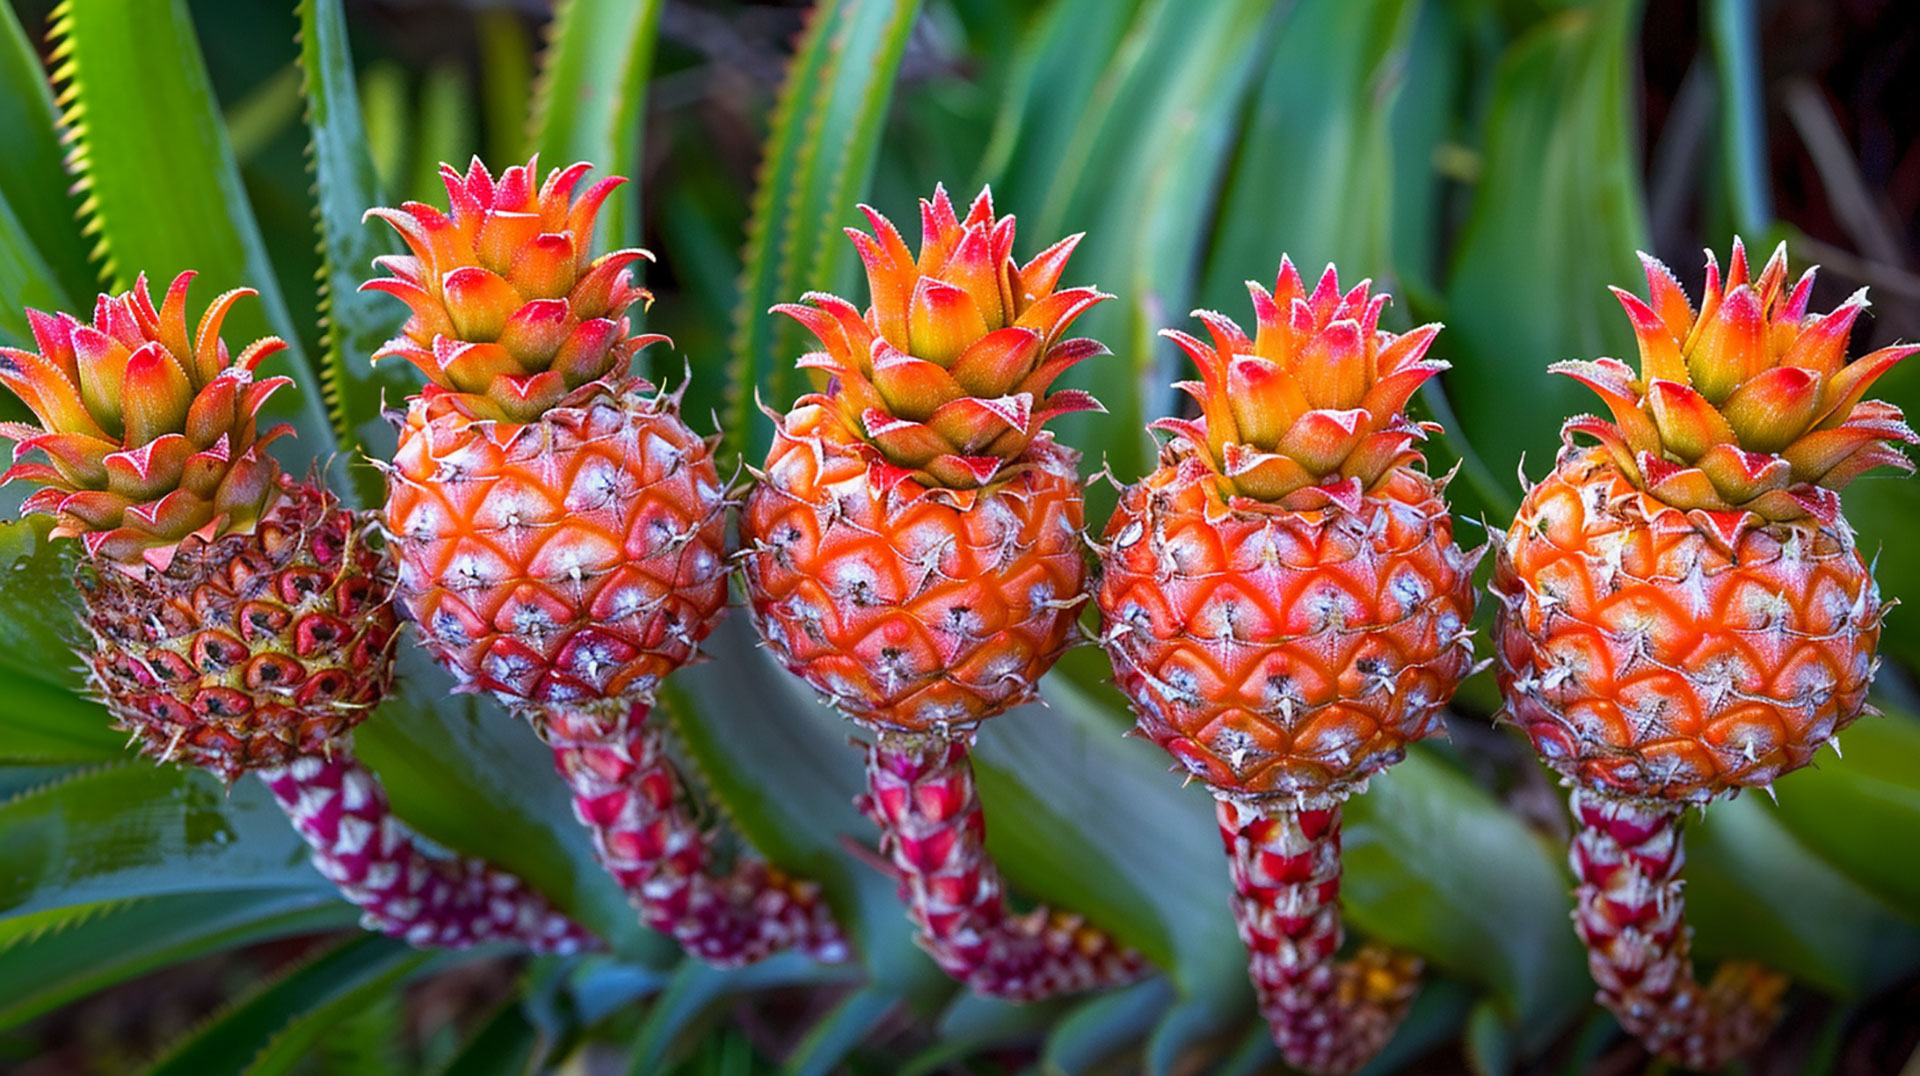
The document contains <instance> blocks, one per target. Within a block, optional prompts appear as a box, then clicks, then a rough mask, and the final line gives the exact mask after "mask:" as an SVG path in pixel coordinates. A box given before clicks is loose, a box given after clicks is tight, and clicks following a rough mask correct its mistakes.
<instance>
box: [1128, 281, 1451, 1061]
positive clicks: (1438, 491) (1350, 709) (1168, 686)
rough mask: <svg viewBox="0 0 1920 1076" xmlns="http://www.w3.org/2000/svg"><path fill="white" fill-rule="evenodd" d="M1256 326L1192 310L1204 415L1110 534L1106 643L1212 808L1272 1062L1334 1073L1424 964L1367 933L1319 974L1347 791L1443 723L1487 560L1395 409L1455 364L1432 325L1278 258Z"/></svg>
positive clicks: (1151, 726) (1151, 727)
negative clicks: (1479, 568) (1368, 940)
mask: <svg viewBox="0 0 1920 1076" xmlns="http://www.w3.org/2000/svg"><path fill="white" fill-rule="evenodd" d="M1248 290H1249V291H1250V292H1251V293H1252V295H1253V306H1254V315H1255V318H1256V319H1257V322H1258V328H1257V331H1256V332H1255V334H1254V335H1253V336H1252V337H1248V336H1247V334H1246V333H1245V332H1244V331H1243V330H1242V329H1241V328H1240V326H1239V325H1237V324H1235V323H1234V322H1233V321H1232V320H1231V319H1229V318H1227V317H1225V316H1224V315H1221V314H1216V313H1213V312H1211V311H1204V310H1202V311H1196V312H1195V316H1196V317H1198V318H1200V319H1201V320H1202V321H1203V322H1205V323H1206V326H1207V329H1208V332H1209V334H1210V336H1211V337H1212V343H1211V344H1210V345H1209V344H1207V343H1203V342H1201V341H1200V340H1197V339H1195V338H1194V337H1192V336H1189V335H1187V334H1186V333H1182V332H1178V331H1175V330H1167V331H1165V332H1163V333H1162V335H1164V336H1166V337H1168V338H1169V339H1171V340H1173V341H1174V342H1175V343H1177V344H1178V345H1179V346H1180V347H1181V349H1182V350H1184V351H1185V352H1186V353H1187V354H1188V355H1189V356H1191V357H1192V358H1193V361H1194V362H1195V364H1196V365H1197V366H1198V367H1199V370H1200V380H1199V381H1197V382H1191V381H1190V382H1183V383H1181V384H1180V386H1179V387H1180V388H1181V389H1183V390H1185V391H1186V392H1187V393H1188V394H1190V395H1191V396H1192V397H1193V398H1194V399H1195V400H1197V401H1198V402H1199V404H1200V411H1201V415H1200V417H1199V418H1197V419H1193V420H1188V419H1163V420H1161V421H1159V422H1156V423H1155V424H1154V425H1155V427H1156V428H1158V429H1162V430H1166V431H1168V432H1170V433H1171V434H1172V435H1173V436H1172V438H1171V439H1170V440H1169V441H1168V442H1167V443H1166V444H1165V445H1164V446H1163V447H1162V449H1161V454H1160V465H1159V467H1158V469H1157V470H1155V471H1154V472H1153V473H1152V474H1150V475H1148V476H1147V477H1146V478H1145V479H1143V480H1142V481H1140V482H1139V483H1138V484H1136V485H1133V486H1130V487H1128V488H1127V489H1126V490H1125V491H1124V492H1123V493H1122V494H1121V498H1120V504H1119V507H1118V508H1117V510H1116V511H1115V512H1114V515H1113V518H1112V519H1111V520H1110V521H1109V522H1108V523H1107V529H1106V533H1105V537H1104V543H1105V544H1104V547H1103V549H1102V574H1101V579H1100V586H1099V590H1098V602H1099V606H1100V613H1101V621H1102V630H1101V642H1102V644H1103V645H1104V646H1105V647H1106V650H1107V653H1108V655H1109V656H1110V657H1111V658H1112V660H1113V668H1114V673H1115V676H1116V680H1117V683H1118V684H1119V687H1120V689H1121V690H1122V691H1123V692H1124V693H1125V694H1126V695H1127V697H1128V698H1129V699H1130V700H1131V701H1132V703H1133V706H1134V711H1135V713H1136V714H1137V715H1138V718H1139V728H1140V731H1141V732H1142V733H1144V734H1145V735H1146V736H1147V737H1148V738H1150V739H1152V740H1153V741H1154V742H1155V743H1157V744H1159V745H1160V746H1161V747H1162V748H1164V749H1165V750H1166V751H1167V753H1168V754H1170V755H1172V756H1173V758H1174V759H1175V760H1176V762H1177V763H1178V764H1179V766H1180V767H1181V768H1184V769H1185V770H1186V772H1187V773H1189V774H1190V775H1192V776H1193V777H1197V778H1199V779H1200V780H1202V781H1204V782H1206V784H1207V785H1208V787H1209V788H1211V789H1212V791H1213V794H1214V796H1215V797H1216V798H1217V800H1218V801H1219V822H1220V832H1221V836H1222V838H1223V840H1224V841H1225V843H1226V848H1227V853H1228V857H1229V859H1230V860H1231V867H1232V871H1233V878H1234V883H1235V889H1236V892H1237V896H1236V898H1235V902H1234V910H1235V914H1236V917H1237V919H1238V921H1239V926H1240V935H1241V938H1242V939H1243V940H1244V941H1245V942H1246V943H1247V945H1248V947H1249V949H1250V950H1251V953H1252V958H1251V964H1250V971H1251V974H1252V977H1253V980H1254V985H1255V989H1256V992H1257V993H1258V995H1259V998H1260V1004H1261V1009H1262V1012H1263V1013H1264V1014H1265V1015H1266V1017H1267V1019H1268V1021H1269V1022H1270V1024H1271V1025H1272V1029H1273V1033H1274V1038H1275V1041H1276V1042H1277V1043H1278V1044H1279V1045H1280V1046H1281V1048H1282V1050H1283V1051H1284V1053H1285V1055H1286V1058H1287V1061H1288V1063H1289V1064H1292V1065H1294V1066H1295V1067H1298V1068H1302V1069H1305V1070H1307V1071H1310V1072H1320V1073H1332V1072H1350V1071H1353V1070H1354V1069H1357V1068H1359V1067H1360V1066H1361V1065H1363V1064H1365V1063H1366V1062H1367V1061H1368V1060H1369V1059H1370V1058H1372V1057H1373V1055H1374V1054H1375V1053H1377V1052H1378V1051H1379V1049H1380V1048H1381V1047H1382V1046H1383V1045H1385V1043H1386V1041H1387V1039H1388V1038H1389V1037H1391V1035H1392V1034H1393V1030H1394V1028H1395V1027H1396V1026H1397V1025H1398V1023H1399V1021H1400V1019H1401V1017H1402V1016H1404V1015H1405V1012H1406V1008H1407V1005H1408V1004H1410V1003H1411V1001H1412V998H1413V995H1414V992H1415V991H1416V989H1417V988H1418V980H1419V974H1420V965H1419V962H1418V961H1417V960H1414V959H1412V958H1411V957H1406V956H1401V955H1397V954H1392V953H1388V952H1387V951H1385V950H1382V949H1378V948H1375V947H1368V948H1366V949H1363V950H1362V952H1361V954H1360V956H1359V958H1357V959H1356V960H1353V961H1349V962H1346V963H1339V964H1336V963H1335V962H1334V960H1333V957H1334V954H1335V951H1336V950H1337V949H1338V948H1339V946H1340V942H1341V936H1342V932H1341V926H1340V912H1339V904H1338V893H1339V883H1340V843H1339V842H1340V804H1341V801H1343V800H1344V799H1345V798H1346V797H1347V796H1348V795H1350V794H1352V793H1354V792H1358V791H1361V790H1362V789H1364V787H1365V785H1366V782H1367V780H1368V778H1370V777H1371V776H1372V775H1373V774H1375V773H1378V772H1380V771H1381V770H1382V769H1385V768H1386V767H1387V766H1389V765H1391V764H1393V763H1394V762H1397V761H1399V760H1400V759H1402V758H1404V757H1405V754H1406V748H1407V744H1409V743H1411V742H1413V741H1415V740H1419V739H1422V738H1424V737H1426V736H1430V735H1433V734H1434V733H1437V732H1439V731H1441V720H1440V709H1441V707H1442V706H1443V705H1445V703H1446V702H1447V701H1448V699H1450V698H1451V697H1452V695H1453V692H1454V689H1455V688H1456V687H1457V686H1458V685H1459V683H1460V681H1461V679H1463V678H1464V677H1465V676H1466V674H1467V673H1468V671H1469V670H1470V669H1471V667H1472V664H1473V658H1472V648H1471V644H1470V642H1469V629H1468V622H1469V620H1470V619H1471V617H1472V614H1473V607H1474V593H1473V587H1472V578H1471V577H1472V574H1473V566H1474V563H1475V562H1476V561H1477V559H1478V554H1477V553H1476V554H1472V555H1469V554H1466V553H1463V552H1462V551H1461V549H1460V547H1459V546H1458V545H1457V544H1456V543H1455V541H1454V537H1453V524H1452V521H1451V519H1450V518H1449V516H1448V514H1447V505H1446V501H1445V499H1444V497H1443V492H1444V485H1445V482H1444V480H1441V479H1435V478H1432V477H1430V476H1428V475H1427V474H1426V472H1425V471H1424V470H1423V469H1422V467H1423V460H1422V457H1421V455H1420V452H1419V448H1418V446H1419V443H1420V441H1421V440H1423V439H1424V438H1425V437H1426V436H1427V434H1428V433H1429V432H1431V431H1433V430H1435V429H1437V427H1434V426H1432V425H1430V424H1425V423H1418V422H1415V421H1412V420H1411V419H1409V418H1408V417H1407V415H1406V413H1405V407H1406V403H1407V400H1408V399H1409V397H1411V396H1412V394H1413V393H1414V391H1415V390H1416V389H1418V388H1419V387H1420V385H1421V384H1422V383H1424V382H1425V381H1426V380H1427V379H1428V378H1430V377H1432V376H1434V375H1435V374H1437V373H1439V372H1440V371H1441V370H1444V369H1445V368H1446V364H1445V363H1442V362H1438V361H1435V360H1432V359H1428V358H1427V357H1426V352H1427V349H1428V347H1429V346H1430V345H1431V344H1432V342H1433V338H1434V335H1435V334H1436V333H1437V332H1438V331H1439V326H1437V325H1428V326H1423V327H1421V328H1418V329H1415V330H1413V331H1412V332H1409V333H1406V334H1403V335H1395V334H1393V333H1390V332H1385V331H1382V330H1381V329H1380V328H1379V325H1378V323H1379V319H1380V314H1381V311H1382V310H1383V308H1384V307H1385V305H1386V302H1387V296H1386V295H1384V294H1380V295H1370V294H1369V283H1368V282H1365V281H1363V282H1361V283H1360V284H1358V285H1356V286H1354V287H1353V288H1352V289H1351V290H1347V291H1342V290H1341V288H1340V284H1339V279H1338V277H1337V275H1336V273H1335V271H1334V268H1333V267H1332V266H1328V267H1327V271H1326V273H1325V274H1324V275H1322V276H1321V278H1320V280H1319V282H1318V284H1316V285H1315V287H1314V288H1313V290H1312V291H1311V293H1309V292H1308V291H1307V289H1306V288H1305V286H1304V284H1303V283H1302V281H1301V278H1300V275H1299V273H1298V272H1297V271H1296V270H1295V269H1294V266H1293V263H1292V262H1291V261H1290V260H1283V261H1282V262H1281V263H1280V272H1279V279H1278V282H1277V283H1276V284H1275V286H1274V288H1273V290H1272V291H1268V290H1267V289H1266V288H1264V287H1262V286H1260V285H1259V284H1257V283H1253V282H1249V284H1248Z"/></svg>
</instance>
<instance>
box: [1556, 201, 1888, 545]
mask: <svg viewBox="0 0 1920 1076" xmlns="http://www.w3.org/2000/svg"><path fill="white" fill-rule="evenodd" d="M1642 260H1643V261H1644V263H1645V265H1646V271H1647V284H1648V289H1649V299H1648V300H1642V299H1640V298H1639V297H1637V296H1635V295H1633V294H1632V293H1630V292H1626V291H1623V290H1621V289H1619V288H1615V289H1613V291H1614V294H1615V295H1616V296H1618V297H1619V299H1620V303H1621V305H1622V306H1624V307H1626V310H1627V315H1628V317H1630V318H1631V319H1632V320H1633V331H1634V336H1635V338H1636V339H1637V340H1638V342H1639V347H1640V371H1639V376H1638V377H1636V376H1635V375H1634V371H1633V370H1632V369H1631V368H1630V367H1628V366H1627V365H1626V364H1625V363H1623V362H1620V361H1618V360H1617V359H1598V360H1595V361H1592V362H1562V363H1556V364H1555V365H1554V367H1553V369H1555V370H1556V371H1558V372H1560V373H1564V374H1567V375H1568V376H1570V377H1573V378H1575V379H1577V380H1579V381H1580V382H1581V383H1583V384H1585V385H1587V386H1588V387H1590V388H1592V389H1593V390H1594V391H1595V392H1597V393H1599V394H1600V397H1601V399H1603V400H1604V401H1605V402H1606V405H1607V408H1608V411H1609V412H1610V413H1611V414H1612V416H1613V421H1612V422H1606V421H1604V420H1602V419H1598V418H1594V417H1592V416H1581V417H1578V418H1575V419H1572V420H1571V421H1569V422H1568V423H1567V425H1566V430H1565V434H1564V435H1565V436H1568V437H1571V436H1572V435H1574V434H1585V435H1588V436H1591V437H1593V438H1595V439H1597V440H1598V441H1599V442H1600V444H1601V445H1603V446H1604V447H1605V448H1606V449H1607V451H1608V453H1610V454H1611V455H1612V457H1613V459H1614V462H1615V464H1616V465H1617V466H1618V467H1619V468H1620V470H1621V472H1622V473H1623V474H1625V475H1626V476H1627V477H1628V478H1629V480H1631V481H1632V482H1633V484H1634V485H1635V486H1637V487H1639V488H1641V489H1644V490H1646V491H1648V492H1649V493H1651V494H1653V496H1655V497H1657V498H1659V499H1660V501H1662V502H1663V503H1665V504H1669V505H1672V506H1673V507H1675V508H1679V509H1681V510H1683V511H1697V512H1699V513H1701V514H1702V517H1701V518H1702V519H1703V520H1708V521H1711V522H1712V525H1713V526H1714V527H1715V528H1716V529H1718V530H1719V531H1720V532H1721V533H1722V536H1723V538H1722V540H1723V541H1727V542H1730V541H1731V540H1732V536H1733V535H1734V534H1735V532H1737V530H1738V529H1739V528H1740V527H1743V526H1746V525H1748V524H1750V523H1752V522H1754V521H1758V520H1781V519H1796V518H1799V517H1801V516H1807V515H1812V516H1814V517H1816V518H1818V519H1819V520H1821V521H1822V522H1825V523H1831V522H1833V521H1834V520H1835V519H1836V518H1838V516H1839V512H1840V498H1839V497H1838V495H1837V493H1836V491H1837V490H1840V489H1842V488H1844V487H1845V486H1846V485H1847V484H1848V483H1849V482H1852V481H1853V480H1854V479H1855V478H1857V477H1859V475H1860V474H1861V473H1863V472H1865V471H1868V470H1871V469H1872V468H1874V467H1881V466H1890V467H1898V468H1901V469H1903V470H1909V471H1910V470H1912V469H1913V465H1912V464H1911V463H1910V462H1908V460H1907V458H1906V457H1905V456H1904V455H1902V454H1901V452H1900V451H1899V450H1898V449H1896V448H1894V447H1893V442H1906V443H1909V444H1911V443H1913V442H1914V441H1915V436H1914V433H1913V431H1912V430H1911V429H1909V428H1908V427H1907V425H1906V423H1905V421H1904V420H1903V418H1902V416H1901V414H1900V409H1899V408H1897V407H1895V406H1893V405H1892V404H1889V403H1884V402H1882V401H1879V400H1865V399H1863V397H1864V396H1865V394H1866V392H1867V390H1868V389H1869V388H1870V387H1871V386H1872V385H1873V382H1874V381H1875V380H1876V379H1878V378H1879V377H1880V375H1882V374H1884V373H1886V372H1887V371H1888V370H1889V369H1891V368H1892V367H1893V365H1894V364H1895V363H1897V362H1899V361H1900V360H1901V359H1903V358H1905V357H1907V356H1908V355H1911V354H1912V353H1913V352H1914V351H1916V350H1920V348H1915V347H1913V346H1904V345H1903V346H1899V347H1888V348H1882V349H1880V350H1879V351H1876V352H1874V353H1872V354H1870V355H1866V356H1863V357H1861V358H1860V359H1858V360H1855V361H1854V362H1852V363H1848V362H1847V336H1848V334H1849V332H1850V331H1851V330H1852V328H1853V322H1854V319H1855V318H1857V317H1859V315H1860V311H1862V310H1864V309H1866V306H1867V300H1866V295H1865V293H1864V292H1862V293H1857V294H1855V295H1854V296H1853V297H1852V298H1851V299H1848V300H1847V301H1846V302H1845V303H1843V304H1841V306H1840V307H1839V309H1837V310H1834V311H1832V312H1831V313H1827V314H1808V313H1807V298H1808V296H1809V294H1811V292H1812V290H1813V275H1814V271H1813V270H1811V269H1809V270H1807V272H1806V273H1805V274H1804V275H1803V276H1801V277H1800V279H1799V281H1798V282H1796V283H1794V284H1792V285H1791V286H1789V284H1788V282H1787V251H1786V244H1784V243H1782V244H1781V245H1780V247H1779V248H1778V249H1777V250H1775V251H1774V254H1773V257H1772V258H1771V259H1769V260H1768V261H1767V264H1766V266H1765V268H1763V269H1762V270H1761V272H1760V276H1759V278H1758V279H1757V280H1751V281H1750V280H1749V279H1748V274H1747V255H1746V249H1745V248H1744V247H1743V246H1742V245H1741V243H1740V241H1739V240H1737V239H1736V240H1734V244H1733V254H1732V256H1731V257H1730V258H1729V259H1728V266H1727V273H1726V277H1725V279H1724V280H1723V279H1722V278H1721V275H1720V268H1719V265H1718V264H1717V263H1716V262H1715V261H1714V258H1713V254H1712V252H1711V251H1709V252H1708V254H1707V281H1706V290H1705V294H1704V295H1703V296H1702V297H1701V302H1700V310H1699V312H1698V313H1697V314H1696V313H1695V312H1694V310H1693V308H1692V305H1691V304H1690V303H1689V302H1688V301H1687V297H1686V294H1685V293H1684V292H1682V291H1681V290H1680V285H1679V284H1678V283H1677V282H1676V281H1675V280H1674V278H1673V274H1672V273H1671V272H1670V271H1669V270H1668V269H1667V267H1666V266H1664V265H1662V264H1661V263H1660V262H1658V261H1656V260H1655V259H1653V258H1651V257H1646V256H1645V255H1643V256H1642Z"/></svg>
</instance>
